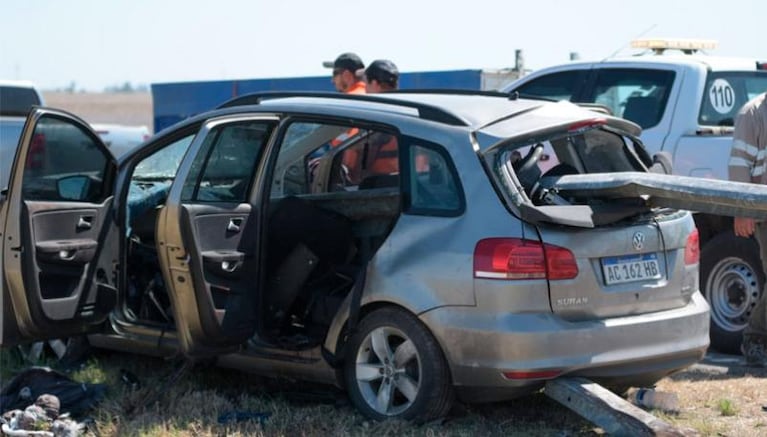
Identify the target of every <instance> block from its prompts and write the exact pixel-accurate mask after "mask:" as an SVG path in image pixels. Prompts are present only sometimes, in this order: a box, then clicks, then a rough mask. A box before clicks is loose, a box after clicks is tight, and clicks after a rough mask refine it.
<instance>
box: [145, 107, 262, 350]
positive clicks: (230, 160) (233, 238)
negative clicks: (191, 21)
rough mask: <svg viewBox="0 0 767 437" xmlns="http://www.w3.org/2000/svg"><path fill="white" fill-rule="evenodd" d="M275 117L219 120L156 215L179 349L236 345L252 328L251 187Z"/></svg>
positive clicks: (192, 151)
mask: <svg viewBox="0 0 767 437" xmlns="http://www.w3.org/2000/svg"><path fill="white" fill-rule="evenodd" d="M276 125H277V118H276V117H274V116H270V115H252V116H245V117H243V116H241V115H240V116H236V117H231V118H230V119H217V120H214V121H210V122H208V123H207V124H206V125H205V126H203V128H202V130H201V131H200V133H199V134H198V135H197V138H196V139H195V141H194V142H193V143H192V144H191V146H190V148H189V151H188V153H187V155H186V157H185V158H184V161H183V162H182V163H181V166H180V168H179V170H178V173H177V175H176V179H175V181H174V183H173V186H172V187H171V190H170V193H169V194H168V200H167V203H166V206H165V208H163V209H162V211H161V212H160V216H159V221H158V223H159V224H158V237H159V242H158V253H159V254H160V263H161V266H162V269H163V274H164V275H165V282H166V284H168V292H169V296H170V298H171V302H172V306H173V311H174V316H175V320H176V327H177V329H178V334H179V340H180V343H181V348H182V350H183V351H184V353H185V354H187V355H190V356H210V355H216V354H219V353H222V352H227V351H231V350H233V349H235V348H236V347H238V346H239V345H241V344H243V343H244V342H245V341H246V340H248V338H250V337H251V336H252V335H253V334H254V333H255V330H256V324H257V321H258V319H257V314H258V313H257V305H256V304H257V302H258V298H259V296H258V291H259V289H258V280H259V268H260V266H259V262H258V258H257V257H256V256H255V254H256V253H257V252H258V250H257V249H258V240H257V237H256V236H257V235H258V227H259V223H258V209H257V207H256V206H255V205H256V201H255V200H254V197H255V193H252V192H251V191H252V190H251V186H252V185H253V180H254V178H255V177H256V168H257V167H258V163H259V161H260V160H261V155H262V151H263V150H264V149H265V146H266V143H267V142H268V141H269V140H270V138H271V135H272V133H273V131H274V128H275V127H276Z"/></svg>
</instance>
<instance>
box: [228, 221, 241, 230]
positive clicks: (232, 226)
mask: <svg viewBox="0 0 767 437" xmlns="http://www.w3.org/2000/svg"><path fill="white" fill-rule="evenodd" d="M240 226H242V219H241V218H230V219H229V224H228V225H226V230H227V231H229V232H240Z"/></svg>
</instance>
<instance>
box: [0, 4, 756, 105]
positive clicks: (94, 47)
mask: <svg viewBox="0 0 767 437" xmlns="http://www.w3.org/2000/svg"><path fill="white" fill-rule="evenodd" d="M765 17H767V0H728V1H722V0H716V1H715V0H643V1H640V0H625V1H619V0H613V1H607V0H579V1H566V0H531V1H515V0H505V1H502V0H470V1H460V0H439V1H433V0H387V1H382V0H363V1H357V0H342V1H341V0H301V1H299V0H215V1H198V0H0V79H22V80H31V81H33V82H34V83H35V84H37V85H38V86H39V87H40V88H41V89H44V90H49V89H57V88H66V87H69V86H71V85H72V84H74V85H75V88H76V89H78V90H88V91H101V90H103V89H104V88H106V87H112V86H118V85H121V84H124V83H125V82H130V83H131V84H133V85H134V86H138V85H149V84H151V83H159V82H187V81H198V80H225V79H227V80H228V79H256V78H270V77H291V76H319V75H328V76H329V73H330V72H329V70H327V69H325V68H323V67H322V61H326V60H333V59H334V58H335V57H336V56H337V55H338V54H340V53H342V52H347V51H351V52H355V53H357V54H358V55H359V56H360V57H361V58H362V60H363V61H365V62H366V63H369V62H370V61H372V60H373V59H378V58H386V59H391V60H392V61H394V62H395V63H396V64H397V65H398V67H399V69H400V71H402V72H410V71H436V70H453V69H480V68H488V69H497V68H506V67H513V66H514V54H515V50H522V53H523V57H524V66H525V68H527V69H533V70H535V69H539V68H543V67H547V66H550V65H555V64H559V63H563V62H567V61H568V60H569V57H570V53H571V52H577V53H578V54H579V55H580V58H581V59H584V60H592V59H594V60H598V59H604V58H606V57H608V56H611V55H614V54H615V53H616V52H619V53H620V54H631V53H635V52H636V50H633V49H630V48H629V42H630V41H631V40H632V39H634V38H637V37H645V38H647V37H677V38H703V39H713V40H717V41H718V42H719V47H718V48H717V49H715V50H712V51H710V52H709V53H711V54H716V55H721V56H744V57H749V58H757V59H760V60H767V32H765V31H766V30H767V20H766V19H765ZM328 80H329V79H328Z"/></svg>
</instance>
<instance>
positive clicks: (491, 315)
mask: <svg viewBox="0 0 767 437" xmlns="http://www.w3.org/2000/svg"><path fill="white" fill-rule="evenodd" d="M50 129H55V130H58V131H61V130H67V131H68V134H67V135H58V136H56V138H59V139H60V140H59V141H57V143H56V144H48V145H47V147H46V148H45V150H44V153H45V156H44V157H42V158H41V157H39V156H36V157H35V160H34V161H31V160H30V159H29V158H28V156H29V155H30V153H31V152H32V151H33V148H34V142H35V138H39V137H40V135H45V132H46V131H47V130H50ZM638 134H639V128H638V127H637V126H636V125H635V124H633V123H631V122H629V121H626V120H623V119H620V118H614V117H610V116H608V115H604V114H599V113H596V112H593V111H590V110H588V109H585V108H581V107H578V106H576V105H574V104H571V103H567V102H560V103H552V102H545V101H537V100H526V99H519V98H517V96H515V95H504V94H493V93H480V92H457V91H456V92H404V91H403V92H397V93H390V94H386V95H375V96H373V95H367V96H364V95H363V96H347V95H340V94H329V93H271V94H269V93H267V94H260V95H249V96H243V97H240V98H237V99H234V100H232V101H230V102H228V103H226V104H224V105H222V107H221V108H218V109H216V110H213V111H211V112H207V113H204V114H201V115H198V116H195V117H193V118H190V119H188V120H186V121H184V122H181V123H179V124H177V125H175V126H173V127H171V128H169V129H166V130H165V131H163V132H161V133H159V134H157V135H155V136H154V137H153V138H152V139H150V140H149V141H148V142H146V143H145V144H144V145H142V146H141V147H139V148H137V149H135V150H133V151H131V152H130V153H128V154H126V155H125V156H123V157H121V158H120V159H119V161H116V160H115V159H114V158H113V157H112V155H111V154H110V153H109V151H108V149H107V148H106V147H105V146H104V144H103V143H102V141H101V140H100V139H99V137H98V135H97V134H96V133H94V132H93V131H92V130H91V128H90V127H89V126H88V125H87V123H85V122H83V121H82V120H80V119H78V118H77V117H76V116H74V115H72V114H68V113H66V112H63V111H59V110H55V109H50V108H37V109H35V110H34V111H33V112H32V113H31V114H30V116H29V118H28V119H27V123H26V126H25V129H24V133H23V138H22V140H21V143H20V144H21V145H20V148H19V150H18V152H17V156H16V159H15V163H14V168H13V173H12V176H11V179H10V184H9V187H8V189H7V192H6V198H5V200H4V201H3V203H2V210H1V211H0V220H1V221H2V226H3V228H2V237H3V238H2V242H3V243H2V244H3V248H2V251H3V258H2V263H3V266H2V275H3V281H2V301H1V303H2V332H0V334H1V337H2V345H3V346H8V345H13V344H19V343H23V342H28V341H33V340H42V339H49V338H53V337H62V336H73V335H79V334H88V339H89V341H90V343H91V344H92V345H93V346H96V347H103V348H111V349H117V350H123V351H130V352H134V353H144V354H152V355H165V356H172V355H174V354H176V353H178V352H179V351H180V352H182V353H183V354H185V355H186V356H188V357H190V358H192V359H197V358H215V361H216V363H217V364H218V365H221V366H225V367H231V368H237V369H241V370H245V371H250V372H256V373H261V374H264V375H270V376H287V377H292V378H299V379H305V380H313V381H320V382H326V383H330V384H336V385H338V386H341V387H344V388H345V389H346V390H347V391H348V394H349V397H350V399H351V401H352V403H353V404H354V405H355V406H356V407H357V408H358V409H359V411H360V412H362V413H363V414H364V415H366V416H368V417H371V418H374V419H387V418H399V419H406V420H427V419H430V418H434V417H439V416H442V415H444V414H446V413H447V412H448V410H449V409H450V406H451V405H452V403H453V402H454V400H455V399H456V397H457V398H459V399H461V400H463V401H467V402H481V401H492V400H502V399H511V398H514V397H518V396H522V395H525V394H528V393H531V392H534V391H536V390H538V389H540V388H541V387H542V386H543V385H544V384H545V382H546V381H547V380H550V379H552V378H558V377H563V376H582V377H587V378H590V379H592V380H594V381H597V382H599V383H602V384H604V385H606V386H608V387H610V388H613V389H614V390H617V391H621V390H624V389H626V388H628V387H630V386H647V385H651V384H653V383H654V382H656V381H657V380H659V379H661V378H663V377H664V376H666V375H668V374H670V373H672V372H674V371H677V370H679V369H682V368H684V367H686V366H689V365H690V364H692V363H695V362H696V361H698V360H699V359H700V358H701V357H702V356H703V355H704V353H705V351H706V349H707V347H708V345H709V337H708V335H709V332H708V329H709V307H708V305H707V304H706V302H705V300H704V299H703V298H702V296H701V294H700V292H699V284H698V262H699V249H698V235H697V231H696V229H695V226H694V223H693V220H692V216H691V214H690V213H689V212H688V211H687V210H688V209H704V210H706V209H707V210H714V209H716V210H721V209H726V210H728V211H730V212H731V213H732V214H737V215H757V214H763V213H764V210H763V209H764V208H763V207H761V206H760V205H765V204H767V192H766V191H767V190H765V189H762V188H758V187H756V188H753V190H751V188H752V187H750V186H749V190H750V191H749V190H745V189H744V186H745V185H746V184H737V183H728V182H722V181H709V180H707V181H705V182H701V181H700V180H697V179H694V178H679V177H674V176H670V175H667V174H664V170H665V167H664V161H663V160H662V159H658V160H656V162H654V161H653V159H652V158H650V157H649V156H647V154H646V152H644V149H643V147H642V144H641V143H640V141H639V140H638V139H637V136H638ZM705 184H719V185H717V186H716V187H712V186H711V185H705ZM760 209H762V210H761V211H760Z"/></svg>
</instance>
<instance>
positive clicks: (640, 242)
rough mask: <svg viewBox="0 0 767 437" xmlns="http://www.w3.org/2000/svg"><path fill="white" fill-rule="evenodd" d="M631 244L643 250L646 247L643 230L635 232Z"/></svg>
mask: <svg viewBox="0 0 767 437" xmlns="http://www.w3.org/2000/svg"><path fill="white" fill-rule="evenodd" d="M631 245H632V246H634V249H636V250H642V248H644V234H643V233H641V232H634V236H633V237H631Z"/></svg>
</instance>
